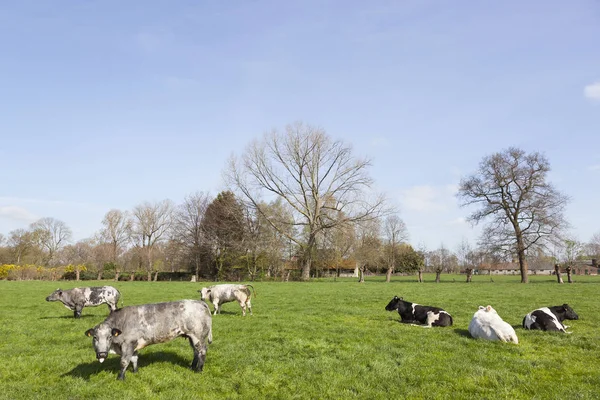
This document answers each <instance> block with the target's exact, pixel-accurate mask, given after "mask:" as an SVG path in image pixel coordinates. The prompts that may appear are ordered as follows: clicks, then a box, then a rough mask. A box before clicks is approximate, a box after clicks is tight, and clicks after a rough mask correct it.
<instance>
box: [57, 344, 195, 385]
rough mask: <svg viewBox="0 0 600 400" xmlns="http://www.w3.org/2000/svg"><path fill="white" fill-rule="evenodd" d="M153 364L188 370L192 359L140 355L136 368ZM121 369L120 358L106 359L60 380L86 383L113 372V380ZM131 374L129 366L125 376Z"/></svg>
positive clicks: (174, 355) (78, 368)
mask: <svg viewBox="0 0 600 400" xmlns="http://www.w3.org/2000/svg"><path fill="white" fill-rule="evenodd" d="M190 355H191V352H190ZM155 362H168V363H171V364H174V365H179V366H181V367H183V368H189V367H190V365H191V363H192V358H191V357H190V359H189V360H188V359H186V358H183V357H181V356H180V355H178V354H177V353H173V352H166V351H159V352H155V353H149V354H140V356H139V361H138V368H139V369H140V370H141V369H142V368H144V367H145V366H147V365H149V364H152V363H155ZM120 369H121V365H120V357H119V356H115V357H110V358H108V359H106V361H105V362H104V363H100V362H98V361H93V362H90V363H85V364H79V365H78V366H76V367H75V368H73V369H72V370H71V371H69V372H66V373H64V374H62V375H61V378H64V377H72V378H83V379H85V380H86V381H87V380H89V379H90V377H91V376H92V375H96V374H99V373H100V372H102V371H109V372H114V374H115V379H116V377H117V375H118V373H119V370H120ZM129 373H133V369H132V366H131V364H130V365H129V367H128V368H127V374H129Z"/></svg>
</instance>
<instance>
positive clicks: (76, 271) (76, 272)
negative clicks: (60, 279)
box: [75, 268, 80, 281]
mask: <svg viewBox="0 0 600 400" xmlns="http://www.w3.org/2000/svg"><path fill="white" fill-rule="evenodd" d="M79 274H80V271H79V268H76V269H75V280H76V281H78V280H79Z"/></svg>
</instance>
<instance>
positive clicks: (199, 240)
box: [174, 192, 211, 281]
mask: <svg viewBox="0 0 600 400" xmlns="http://www.w3.org/2000/svg"><path fill="white" fill-rule="evenodd" d="M210 202H211V197H210V195H209V194H208V193H204V192H197V193H194V194H191V195H188V196H186V197H185V199H184V200H183V204H181V205H180V206H179V207H178V209H177V212H176V213H175V224H174V236H175V237H176V240H177V241H179V242H180V243H181V244H183V246H185V249H186V252H187V254H188V257H189V259H190V260H191V262H192V264H193V266H194V274H195V276H196V281H198V280H199V279H200V267H201V263H202V252H203V246H204V245H205V242H206V235H205V232H204V230H203V227H202V220H203V218H204V215H205V213H206V208H207V207H208V205H209V204H210Z"/></svg>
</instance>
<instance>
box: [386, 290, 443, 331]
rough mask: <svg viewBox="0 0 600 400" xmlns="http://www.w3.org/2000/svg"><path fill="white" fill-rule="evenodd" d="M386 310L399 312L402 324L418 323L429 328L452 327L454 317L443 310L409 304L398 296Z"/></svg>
mask: <svg viewBox="0 0 600 400" xmlns="http://www.w3.org/2000/svg"><path fill="white" fill-rule="evenodd" d="M385 309H386V310H387V311H394V310H398V314H400V322H403V323H407V324H408V323H415V322H416V323H419V324H424V325H426V326H427V327H432V326H451V325H452V316H451V315H450V314H448V313H447V312H446V311H444V310H442V309H441V308H438V307H431V306H422V305H419V304H416V303H409V302H408V301H404V300H402V297H398V296H394V298H393V299H392V300H391V301H390V302H389V303H388V305H387V306H385Z"/></svg>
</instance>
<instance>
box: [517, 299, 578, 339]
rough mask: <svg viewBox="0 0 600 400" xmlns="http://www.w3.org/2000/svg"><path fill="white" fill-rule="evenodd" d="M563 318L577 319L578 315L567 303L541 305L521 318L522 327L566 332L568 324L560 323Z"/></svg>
mask: <svg viewBox="0 0 600 400" xmlns="http://www.w3.org/2000/svg"><path fill="white" fill-rule="evenodd" d="M565 319H571V320H574V319H579V315H577V313H575V311H573V309H572V308H571V307H570V306H569V305H568V304H563V305H562V306H554V307H542V308H538V309H537V310H533V311H532V312H530V313H529V314H527V315H526V316H525V318H523V328H525V329H539V330H542V331H558V332H565V333H566V329H567V328H568V326H566V325H564V324H563V323H562V322H563V321H564V320H565Z"/></svg>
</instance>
